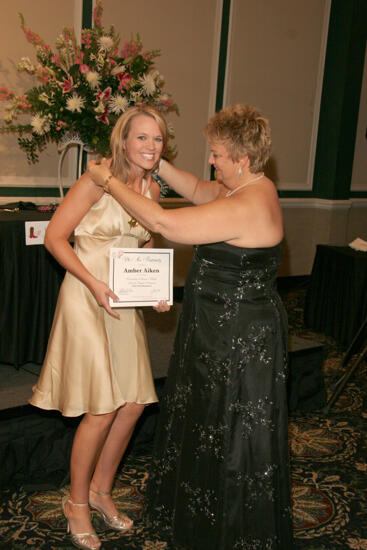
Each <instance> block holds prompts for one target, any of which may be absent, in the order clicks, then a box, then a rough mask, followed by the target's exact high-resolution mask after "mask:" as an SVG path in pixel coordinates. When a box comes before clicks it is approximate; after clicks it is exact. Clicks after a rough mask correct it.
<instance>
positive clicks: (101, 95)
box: [96, 86, 112, 122]
mask: <svg viewBox="0 0 367 550" xmlns="http://www.w3.org/2000/svg"><path fill="white" fill-rule="evenodd" d="M111 92H112V90H111V87H110V86H108V88H106V89H105V90H103V91H100V92H98V94H96V98H97V100H98V101H102V103H107V102H108V101H109V99H110V97H111ZM102 122H103V121H102Z"/></svg>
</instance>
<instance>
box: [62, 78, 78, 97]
mask: <svg viewBox="0 0 367 550" xmlns="http://www.w3.org/2000/svg"><path fill="white" fill-rule="evenodd" d="M61 87H62V91H63V93H64V94H66V93H67V92H70V91H71V90H73V89H74V88H75V84H74V81H73V77H72V76H69V78H64V82H63V84H62V85H61Z"/></svg>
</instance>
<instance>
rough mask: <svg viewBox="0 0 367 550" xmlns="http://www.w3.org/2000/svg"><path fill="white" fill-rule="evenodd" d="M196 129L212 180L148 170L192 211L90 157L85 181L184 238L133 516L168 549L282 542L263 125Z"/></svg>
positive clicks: (287, 527) (284, 438)
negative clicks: (175, 307)
mask: <svg viewBox="0 0 367 550" xmlns="http://www.w3.org/2000/svg"><path fill="white" fill-rule="evenodd" d="M205 134H206V137H207V139H208V141H209V144H210V147H211V154H210V158H209V162H210V163H211V164H212V165H213V166H214V168H215V170H216V177H217V180H216V182H205V181H202V180H199V179H197V178H196V177H195V176H193V175H192V174H189V173H188V172H184V171H181V170H178V169H176V168H175V167H173V166H172V165H170V164H169V163H167V162H166V161H163V162H162V163H161V165H160V168H159V176H160V177H161V178H162V179H164V180H165V181H166V182H167V183H168V184H169V185H170V186H171V187H172V188H174V189H175V190H176V191H177V192H178V193H179V194H181V195H182V196H184V197H185V198H187V199H188V200H189V201H191V202H192V203H193V204H195V205H196V206H193V207H186V208H181V209H177V210H163V209H162V208H161V207H160V206H159V205H157V204H156V203H155V204H154V203H153V202H150V201H149V200H148V199H144V197H141V196H138V195H136V194H135V193H134V192H133V191H131V190H130V189H129V188H128V187H126V186H125V185H124V184H123V183H122V182H120V181H119V180H117V179H116V178H114V177H112V176H111V175H110V172H109V168H108V165H107V164H106V163H105V162H104V161H103V162H102V164H101V165H100V166H96V165H95V164H94V163H92V164H90V171H91V176H92V179H93V180H94V181H95V183H97V185H101V186H102V187H104V188H105V191H106V192H109V193H111V194H112V195H113V196H114V197H115V198H116V200H118V201H119V202H120V203H121V204H122V205H123V206H124V207H125V208H126V209H128V210H129V212H130V213H131V214H132V215H133V216H135V217H136V218H137V219H139V220H140V222H141V223H143V224H144V225H146V226H147V227H148V228H149V229H150V230H152V231H155V232H159V233H161V234H162V235H164V236H165V237H167V238H168V239H170V240H173V241H177V242H181V243H188V244H190V243H191V244H196V245H197V246H196V247H195V255H194V258H193V261H192V264H191V268H190V271H189V273H188V276H187V280H186V285H185V294H184V302H183V308H182V314H181V318H180V323H179V326H178V330H177V335H176V340H175V345H174V351H173V355H172V359H171V363H170V368H169V373H168V378H167V383H166V388H165V396H164V398H163V400H162V403H161V415H160V421H159V426H158V430H157V435H156V441H155V450H154V456H153V464H152V470H151V474H150V478H149V482H148V486H147V492H146V501H145V516H146V517H147V519H148V522H150V523H151V524H152V525H153V526H154V528H158V530H159V532H160V533H161V536H162V537H163V538H165V540H167V541H169V543H170V544H171V546H170V547H172V548H178V549H184V550H196V549H197V550H199V549H200V550H203V549H210V550H232V549H233V550H291V549H292V548H293V538H292V521H291V503H290V479H289V461H288V430H287V398H286V376H287V319H286V314H285V311H284V308H283V306H282V303H281V300H280V298H279V295H278V293H277V291H276V286H275V283H276V276H277V267H278V265H279V262H280V255H281V243H282V239H283V226H282V216H281V210H280V206H279V201H278V197H277V192H276V189H275V187H274V185H273V183H272V182H271V181H270V180H269V179H268V178H266V177H265V175H264V174H263V173H262V172H261V170H262V169H263V167H264V165H265V164H266V162H267V160H268V157H269V154H270V143H271V141H270V130H269V126H268V122H267V120H266V119H264V118H263V117H262V116H261V115H260V114H259V112H258V111H257V110H256V109H254V108H252V107H250V106H248V105H235V106H231V107H228V108H226V109H223V110H222V111H220V112H219V113H216V114H215V115H214V116H213V117H212V119H211V120H210V121H209V123H208V125H207V126H206V128H205ZM143 139H144V138H143ZM147 145H148V144H147ZM144 152H145V154H148V152H149V147H147V148H146V150H145V149H144Z"/></svg>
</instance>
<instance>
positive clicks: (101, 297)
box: [89, 279, 120, 319]
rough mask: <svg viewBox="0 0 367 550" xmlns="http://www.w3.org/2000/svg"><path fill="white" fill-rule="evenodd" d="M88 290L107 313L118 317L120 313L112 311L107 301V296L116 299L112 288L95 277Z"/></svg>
mask: <svg viewBox="0 0 367 550" xmlns="http://www.w3.org/2000/svg"><path fill="white" fill-rule="evenodd" d="M89 290H90V291H91V293H92V294H93V296H94V298H95V300H96V302H97V304H98V305H99V306H101V307H103V308H104V309H105V310H106V311H107V313H108V314H109V315H111V316H112V317H115V319H120V315H119V314H118V313H117V312H116V311H114V310H113V309H112V308H111V306H110V302H109V298H112V299H113V300H116V301H118V299H119V298H118V296H116V294H114V292H112V290H111V289H110V288H109V287H108V286H107V285H106V283H104V282H103V281H100V280H98V279H95V280H94V281H93V282H92V283H90V285H89Z"/></svg>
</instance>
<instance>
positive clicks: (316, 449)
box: [0, 287, 367, 550]
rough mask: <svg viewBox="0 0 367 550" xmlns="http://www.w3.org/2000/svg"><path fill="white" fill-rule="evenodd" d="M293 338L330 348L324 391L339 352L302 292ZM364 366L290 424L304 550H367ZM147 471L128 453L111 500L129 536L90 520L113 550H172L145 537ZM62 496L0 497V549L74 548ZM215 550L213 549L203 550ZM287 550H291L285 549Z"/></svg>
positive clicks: (143, 458) (293, 313) (293, 308)
mask: <svg viewBox="0 0 367 550" xmlns="http://www.w3.org/2000/svg"><path fill="white" fill-rule="evenodd" d="M283 298H284V301H285V304H286V307H287V311H288V315H289V322H290V332H291V333H292V334H295V335H297V336H300V337H302V338H308V339H310V340H317V341H318V342H321V343H322V344H323V345H324V346H325V351H326V357H325V360H324V377H325V383H326V387H327V390H328V391H329V392H330V387H331V384H332V382H333V381H335V380H336V379H338V378H339V376H340V374H341V372H340V362H341V358H342V352H341V351H340V350H338V348H337V346H336V345H335V342H334V341H333V340H332V339H331V338H326V337H325V336H324V335H322V334H316V333H313V332H311V331H308V330H305V329H304V327H303V304H304V299H305V289H304V288H302V287H301V288H298V289H296V290H291V291H288V292H286V293H284V295H283ZM366 404H367V365H366V362H364V363H363V364H362V365H361V366H360V368H359V369H358V370H357V372H356V374H355V376H354V377H353V378H352V379H351V381H350V383H349V384H348V386H347V388H346V390H345V391H344V392H343V393H342V395H341V397H340V399H339V400H338V402H337V403H336V405H335V406H334V408H333V409H332V411H331V412H330V413H329V414H328V415H327V416H324V415H322V414H321V413H317V412H312V413H304V412H302V413H301V412H296V413H294V414H292V416H291V419H290V441H291V457H292V485H293V505H294V529H295V537H296V543H297V549H299V550H324V549H325V550H326V549H328V550H329V549H333V550H335V549H337V548H342V549H349V548H351V549H355V550H362V549H366V550H367V442H366V433H367V429H366V420H367V408H366ZM148 470H149V455H148V454H147V453H145V454H141V453H140V454H139V455H137V454H135V455H132V454H130V455H129V456H128V458H127V459H126V461H125V463H124V465H123V467H122V468H121V471H120V473H119V475H118V479H117V483H116V486H115V489H114V497H115V499H116V500H117V501H119V502H120V506H121V508H122V509H124V510H126V511H127V512H128V514H129V515H130V516H131V517H133V518H134V519H135V527H134V529H133V531H132V532H131V533H126V534H123V535H121V534H118V533H115V532H114V531H112V530H110V529H105V528H104V526H103V524H102V521H101V519H100V517H99V516H98V515H97V514H94V515H93V522H94V525H95V528H96V530H97V532H98V534H99V536H100V538H101V541H102V543H103V548H104V549H108V550H117V549H125V550H133V549H139V550H170V549H169V548H168V546H167V545H166V543H165V542H162V541H160V540H159V539H158V537H157V536H156V534H155V533H154V532H152V531H151V530H150V531H148V530H147V529H146V528H145V527H144V525H143V523H142V521H141V519H140V510H141V504H142V500H143V497H144V488H145V482H146V479H147V476H148ZM67 492H68V487H67V486H66V487H63V488H62V489H60V490H48V491H41V492H40V491H38V492H32V493H26V492H25V490H24V489H23V488H22V487H20V488H17V489H14V488H13V489H6V490H4V491H3V492H2V494H1V496H0V548H3V549H6V550H22V549H30V548H36V549H40V550H41V549H45V550H46V549H47V550H53V549H56V548H57V549H64V550H67V549H71V548H73V546H72V545H71V543H70V542H69V541H68V539H67V538H65V520H64V518H63V516H62V514H61V510H60V502H61V497H62V496H63V495H64V494H66V493H67ZM203 550H214V549H203ZM284 550H287V549H284Z"/></svg>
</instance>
